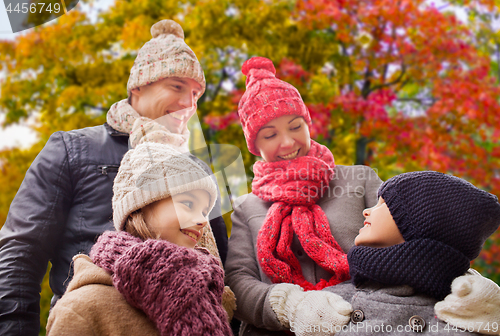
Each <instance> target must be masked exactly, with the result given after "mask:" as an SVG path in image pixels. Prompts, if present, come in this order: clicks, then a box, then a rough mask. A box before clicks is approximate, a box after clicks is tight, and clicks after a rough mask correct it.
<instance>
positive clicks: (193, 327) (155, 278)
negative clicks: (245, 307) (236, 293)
mask: <svg viewBox="0 0 500 336" xmlns="http://www.w3.org/2000/svg"><path fill="white" fill-rule="evenodd" d="M114 270H115V273H114V276H113V285H114V286H115V287H116V289H118V291H119V292H120V293H121V294H122V295H123V296H124V297H125V299H126V300H127V302H128V303H129V304H130V305H132V306H134V307H136V308H138V309H140V310H142V311H143V312H144V313H145V314H146V315H147V316H148V318H149V319H150V320H151V321H153V322H154V323H155V325H156V327H157V328H158V330H159V331H160V334H161V335H162V336H165V335H206V336H213V335H217V336H225V335H230V334H231V328H230V327H229V323H228V321H227V314H226V312H225V311H224V308H223V307H222V294H223V291H224V271H223V270H222V268H221V267H220V266H219V263H218V261H217V260H216V259H215V257H213V256H211V255H205V254H202V253H200V252H198V251H195V250H193V249H188V248H185V247H181V246H177V245H175V244H172V243H170V242H168V241H166V240H155V239H148V240H146V241H144V242H143V243H140V244H136V245H134V246H132V247H131V248H129V249H128V250H127V252H126V253H125V254H123V255H122V256H121V257H120V258H119V259H117V260H116V262H115V265H114Z"/></svg>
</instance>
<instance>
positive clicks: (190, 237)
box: [143, 190, 210, 248]
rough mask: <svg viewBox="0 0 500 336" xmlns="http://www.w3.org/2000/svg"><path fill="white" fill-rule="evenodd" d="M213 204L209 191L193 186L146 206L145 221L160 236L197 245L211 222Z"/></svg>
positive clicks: (179, 242)
mask: <svg viewBox="0 0 500 336" xmlns="http://www.w3.org/2000/svg"><path fill="white" fill-rule="evenodd" d="M209 206H210V195H209V193H208V192H207V191H205V190H191V191H187V192H185V193H182V194H177V195H175V196H172V197H169V198H165V199H163V200H161V201H157V202H155V203H152V204H150V205H148V206H146V207H144V208H143V213H144V221H145V222H146V224H147V225H148V226H149V227H150V228H151V229H152V230H153V231H154V232H155V233H157V234H159V238H160V239H165V240H168V241H169V242H171V243H174V244H177V245H179V246H184V247H189V248H193V247H194V246H195V245H196V243H198V242H199V241H200V239H201V236H202V234H203V229H204V227H205V226H206V225H207V221H208V219H207V216H208V209H209Z"/></svg>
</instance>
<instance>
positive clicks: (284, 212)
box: [252, 140, 349, 290]
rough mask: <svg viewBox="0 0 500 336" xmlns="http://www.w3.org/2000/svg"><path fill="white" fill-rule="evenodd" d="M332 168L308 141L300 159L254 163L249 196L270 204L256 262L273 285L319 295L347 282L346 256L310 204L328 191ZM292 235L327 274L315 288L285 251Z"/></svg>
mask: <svg viewBox="0 0 500 336" xmlns="http://www.w3.org/2000/svg"><path fill="white" fill-rule="evenodd" d="M334 167H335V163H334V159H333V155H332V153H331V152H330V150H329V149H328V148H327V147H325V146H323V145H320V144H319V143H317V142H315V141H313V140H311V149H310V150H309V153H308V154H307V155H306V156H303V157H299V158H297V159H293V160H286V161H277V162H263V161H259V162H256V163H255V165H254V166H253V171H254V174H255V178H254V180H253V182H252V192H253V193H254V194H255V195H257V196H258V197H259V198H261V199H263V200H264V201H268V202H269V201H270V202H274V204H273V205H272V206H271V207H270V208H269V210H268V212H267V216H266V219H265V221H264V224H263V225H262V227H261V229H260V231H259V235H258V238H257V257H258V260H259V263H260V266H261V268H262V270H263V271H264V273H265V274H266V275H267V276H268V277H269V279H271V281H272V282H273V283H293V284H297V285H300V286H301V287H302V288H304V289H305V290H313V289H316V290H320V289H323V288H325V287H328V286H333V285H336V284H338V283H340V282H343V281H346V280H348V279H349V265H348V263H347V257H346V254H345V253H344V252H343V251H342V249H341V248H340V246H339V244H338V243H337V242H336V241H335V238H333V236H332V234H331V232H330V224H329V223H328V219H327V217H326V215H325V212H324V211H323V209H321V207H320V206H319V205H317V204H316V202H317V201H318V200H319V199H320V197H321V195H322V194H323V192H324V191H326V190H327V189H328V188H329V183H330V180H331V179H333V174H334V172H333V168H334ZM293 233H295V234H296V235H297V237H298V239H299V241H300V244H301V245H302V247H303V248H304V251H305V252H306V253H307V255H308V256H309V257H310V258H311V259H313V260H314V262H316V263H317V264H318V265H319V266H321V267H322V268H323V269H325V270H327V271H329V272H330V273H332V274H333V275H332V277H331V279H330V280H329V281H326V280H324V279H322V280H321V281H320V282H318V283H317V284H316V285H313V284H311V283H310V282H308V281H307V280H306V279H305V278H304V275H303V274H302V269H301V267H300V263H299V261H298V260H297V258H296V257H295V255H294V253H293V252H292V249H291V243H292V238H293Z"/></svg>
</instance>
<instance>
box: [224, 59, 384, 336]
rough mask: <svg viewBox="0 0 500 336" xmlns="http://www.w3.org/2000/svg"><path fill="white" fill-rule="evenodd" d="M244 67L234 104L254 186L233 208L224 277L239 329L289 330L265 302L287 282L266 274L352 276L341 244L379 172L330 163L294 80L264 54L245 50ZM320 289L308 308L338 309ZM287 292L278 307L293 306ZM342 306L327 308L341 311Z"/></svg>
mask: <svg viewBox="0 0 500 336" xmlns="http://www.w3.org/2000/svg"><path fill="white" fill-rule="evenodd" d="M242 72H243V74H245V75H246V76H247V80H246V86H247V90H246V92H245V94H244V95H243V97H242V99H241V101H240V103H239V107H238V114H239V117H240V120H241V124H242V127H243V131H244V134H245V138H246V142H247V146H248V149H249V151H250V152H251V153H253V154H255V155H258V156H261V157H262V158H263V161H258V162H256V163H255V165H254V167H253V171H254V174H255V178H254V180H253V182H252V194H250V195H246V199H245V200H244V201H243V202H241V205H239V206H238V207H236V208H235V210H234V212H233V214H232V217H231V218H232V221H233V229H232V234H231V238H230V241H229V250H228V259H227V261H226V264H225V266H226V282H227V284H228V285H229V286H230V287H231V289H233V290H234V292H235V294H236V297H237V298H238V302H239V303H238V308H237V311H236V313H235V316H236V317H237V318H238V319H240V320H241V321H242V322H243V323H242V326H241V328H240V335H286V334H287V333H286V332H285V330H286V329H289V328H290V321H289V320H288V318H286V317H285V318H279V317H278V315H277V314H276V313H275V312H274V310H273V308H272V305H271V303H272V302H271V301H273V300H274V301H280V300H281V299H280V298H285V297H286V288H285V289H284V291H282V290H280V288H279V287H277V286H276V285H273V284H278V283H291V284H297V285H299V286H300V287H301V288H303V289H308V290H310V289H317V290H321V289H322V288H324V287H327V286H331V285H335V284H337V283H340V282H342V281H345V280H347V279H349V268H348V265H347V258H346V252H347V251H349V249H350V248H351V247H352V246H353V242H354V238H355V237H356V235H357V233H358V230H359V229H360V227H361V225H360V223H363V217H362V215H361V213H362V210H363V209H365V208H367V207H371V206H373V205H374V204H375V203H376V202H377V197H376V196H377V194H376V192H377V189H378V187H379V186H380V184H381V183H382V181H381V180H380V178H379V177H378V176H377V174H376V173H375V172H374V171H373V170H372V169H371V168H369V167H366V166H336V165H335V163H334V158H333V155H332V154H331V152H330V151H329V149H328V148H326V147H325V146H323V145H320V144H319V143H317V142H315V141H313V140H311V138H310V134H309V128H310V126H311V117H310V115H309V112H308V110H307V107H306V106H305V104H304V102H303V101H302V98H301V97H300V94H299V92H298V91H297V89H295V88H294V87H293V86H292V85H290V84H288V83H286V82H283V81H281V80H279V79H277V78H276V77H275V73H276V70H275V69H274V66H273V64H272V62H271V61H270V60H268V59H266V58H263V57H254V58H251V59H250V60H248V61H246V62H245V63H244V64H243V67H242ZM236 203H237V204H238V203H240V202H238V201H237V202H236ZM273 289H276V290H275V291H274V292H273ZM325 293H326V294H325V295H323V294H322V297H319V298H318V300H319V301H318V300H316V299H315V300H313V301H314V302H311V306H308V308H307V309H305V310H306V311H308V315H307V316H311V314H314V313H315V312H318V311H322V312H328V311H336V310H337V309H336V308H338V307H336V305H337V302H338V301H341V300H339V298H338V296H335V295H333V294H331V293H327V292H325ZM272 294H273V295H272ZM328 294H331V295H328ZM271 298H273V299H272V300H271ZM292 301H293V300H291V301H290V302H289V303H288V304H287V305H286V308H285V309H287V310H293V309H294V308H295V307H294V306H295V303H294V302H292ZM332 305H333V306H335V309H331V308H332V307H331V306H332ZM340 305H341V307H344V308H346V306H345V305H344V304H340ZM347 308H349V307H347ZM340 310H341V311H342V309H340ZM344 310H345V309H344ZM309 313H310V314H309ZM349 313H350V311H344V315H342V314H341V315H342V316H338V315H328V314H325V315H324V316H325V318H326V320H328V318H332V319H341V320H342V321H344V320H346V319H347V320H348V319H349V317H348V315H349ZM273 330H274V331H276V332H271V331H273Z"/></svg>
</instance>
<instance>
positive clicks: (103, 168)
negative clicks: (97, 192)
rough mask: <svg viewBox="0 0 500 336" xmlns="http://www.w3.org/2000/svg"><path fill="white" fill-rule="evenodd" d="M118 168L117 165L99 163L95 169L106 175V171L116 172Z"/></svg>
mask: <svg viewBox="0 0 500 336" xmlns="http://www.w3.org/2000/svg"><path fill="white" fill-rule="evenodd" d="M118 168H120V166H117V165H101V166H97V171H98V172H100V173H101V174H102V175H108V173H111V172H117V171H118Z"/></svg>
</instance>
